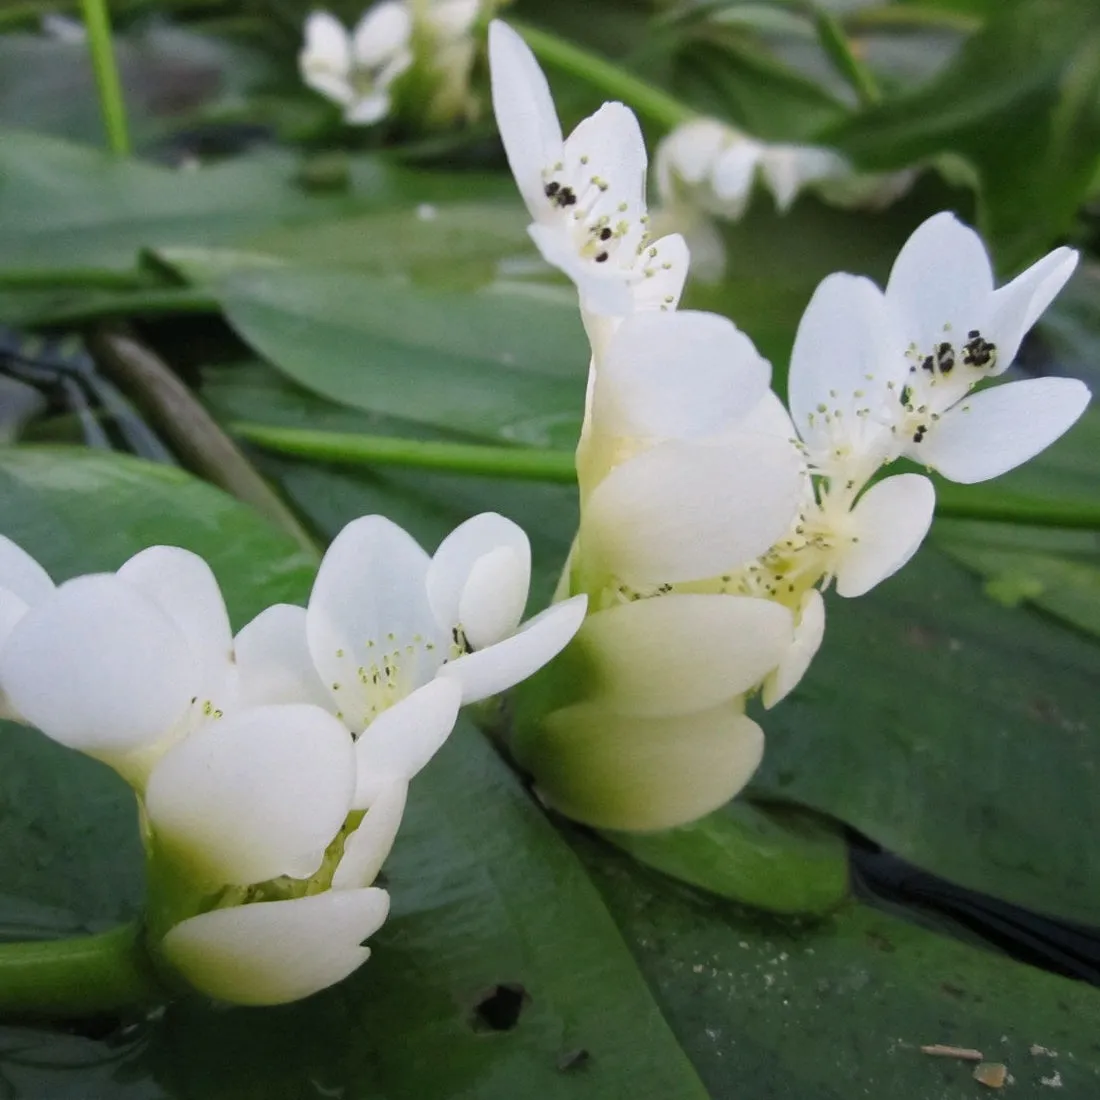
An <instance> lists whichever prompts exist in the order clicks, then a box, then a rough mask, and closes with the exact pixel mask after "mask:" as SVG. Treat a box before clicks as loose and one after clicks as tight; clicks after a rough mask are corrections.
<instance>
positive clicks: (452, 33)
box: [428, 0, 481, 39]
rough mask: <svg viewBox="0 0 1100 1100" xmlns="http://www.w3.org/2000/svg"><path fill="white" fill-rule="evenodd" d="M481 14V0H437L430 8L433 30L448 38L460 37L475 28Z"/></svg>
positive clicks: (429, 14)
mask: <svg viewBox="0 0 1100 1100" xmlns="http://www.w3.org/2000/svg"><path fill="white" fill-rule="evenodd" d="M480 14H481V0H435V3H433V4H432V5H431V7H430V8H429V9H428V20H429V22H430V23H431V25H432V28H433V30H435V32H436V33H437V34H439V35H442V36H444V37H446V38H449V39H451V38H460V37H461V36H462V35H464V34H466V33H467V32H469V31H471V30H473V28H474V24H475V23H476V22H477V17H478V16H479V15H480Z"/></svg>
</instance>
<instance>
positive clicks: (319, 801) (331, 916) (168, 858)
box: [144, 685, 445, 1005]
mask: <svg viewBox="0 0 1100 1100" xmlns="http://www.w3.org/2000/svg"><path fill="white" fill-rule="evenodd" d="M441 686H445V685H441ZM369 769H370V760H369V754H364V753H362V752H361V751H360V743H358V742H356V743H353V741H352V739H351V737H349V736H348V732H347V730H346V729H345V727H344V726H343V725H342V724H341V723H340V722H338V721H337V720H336V719H335V718H333V717H332V716H331V715H329V714H327V713H325V712H324V711H323V710H321V709H320V708H318V707H314V706H309V705H294V704H289V705H281V706H268V707H253V708H249V709H246V710H242V711H240V712H238V713H237V714H235V715H233V716H229V717H226V718H225V719H224V720H223V721H221V722H219V723H216V724H214V723H211V724H208V725H206V726H204V727H203V728H202V729H200V730H198V731H197V732H195V733H194V734H192V735H191V736H190V737H188V738H187V739H185V740H184V741H182V742H180V743H179V744H178V745H176V746H175V747H174V748H172V749H170V750H169V751H168V752H167V753H166V754H165V755H164V756H163V757H162V758H161V760H160V761H159V762H158V763H157V764H156V766H155V767H154V768H153V771H152V774H151V775H150V778H149V784H148V787H147V790H146V792H145V798H144V806H145V815H144V820H145V822H146V834H147V835H146V837H145V842H146V846H147V848H148V849H149V853H150V867H151V873H150V890H151V905H150V910H149V913H150V916H149V925H150V927H149V935H150V938H151V940H153V941H154V943H155V944H156V949H157V950H158V951H159V953H160V954H161V956H162V957H163V958H164V960H165V961H166V962H168V963H169V964H170V965H171V966H172V967H174V968H175V969H176V970H177V971H178V972H179V974H180V975H182V976H183V977H184V978H185V979H186V980H187V981H188V982H189V983H190V984H191V985H192V986H194V987H195V988H196V989H199V990H201V991H202V992H204V993H206V994H208V995H209V996H212V997H216V998H218V999H219V1000H224V1001H231V1002H234V1003H237V1004H251V1005H268V1004H281V1003H284V1002H287V1001H293V1000H298V999H300V998H302V997H306V996H309V995H310V994H311V993H314V992H316V991H318V990H320V989H324V988H325V987H326V986H329V985H332V984H333V983H335V982H338V981H340V980H342V979H343V978H345V977H346V976H347V975H348V974H350V973H351V972H352V971H353V970H355V969H356V968H357V967H358V966H360V965H361V964H362V963H363V962H365V961H366V959H367V957H368V956H369V954H370V951H369V949H367V948H365V947H363V946H362V942H363V940H364V939H366V937H368V936H370V935H371V934H373V933H374V932H375V931H376V930H377V929H378V928H379V927H380V926H381V924H382V922H383V921H384V920H385V919H386V915H387V913H388V911H389V897H388V895H387V894H386V892H385V891H384V890H379V889H377V888H373V887H372V886H371V883H372V882H373V881H374V879H375V877H376V876H377V874H378V871H379V870H380V868H381V866H382V863H383V861H384V860H385V858H386V856H387V854H388V853H389V850H390V848H391V846H392V844H393V840H394V837H395V836H396V833H397V829H398V826H399V825H400V822H401V815H402V812H403V810H404V806H405V798H406V793H407V787H406V785H405V784H404V783H400V782H396V783H384V784H381V785H380V784H378V783H376V782H375V780H376V778H377V777H376V776H374V775H371V774H367V775H365V776H364V775H363V774H362V773H363V772H364V770H367V771H368V772H369ZM406 770H412V769H411V768H410V769H406ZM364 792H369V793H367V794H365V793H364ZM364 811H365V816H364ZM165 887H167V888H165ZM196 910H197V911H196Z"/></svg>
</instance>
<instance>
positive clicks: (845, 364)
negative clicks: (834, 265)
mask: <svg viewBox="0 0 1100 1100" xmlns="http://www.w3.org/2000/svg"><path fill="white" fill-rule="evenodd" d="M908 370H909V364H908V362H907V360H906V358H905V340H904V338H903V336H902V334H901V331H900V329H899V328H898V327H897V324H896V322H895V319H894V316H893V314H892V313H891V311H890V310H888V309H887V308H886V306H885V302H884V299H883V297H882V292H881V291H880V290H879V288H878V287H877V286H875V284H874V283H872V282H871V281H870V279H864V278H861V277H857V276H854V275H842V274H841V275H830V276H829V277H828V278H826V279H824V280H823V281H822V282H821V283H820V285H819V286H818V288H817V290H815V291H814V295H813V297H812V298H811V299H810V304H809V305H808V306H807V307H806V312H805V313H804V314H803V315H802V320H801V321H799V323H798V332H797V333H796V335H795V339H794V348H793V350H792V352H791V370H790V379H789V382H788V390H789V396H790V407H791V418H792V419H793V420H794V423H795V426H796V427H797V428H798V431H799V434H800V435H801V436H802V438H803V440H805V442H806V444H807V445H808V446H809V447H810V449H811V452H812V453H813V454H814V456H815V458H817V459H818V460H819V461H821V459H822V458H823V457H825V456H831V457H834V458H835V457H844V455H846V454H848V453H849V452H852V451H858V452H859V453H861V454H863V453H866V452H868V451H869V450H871V449H873V448H874V447H875V446H876V445H878V444H879V443H880V442H885V441H886V440H888V439H889V438H890V433H889V425H890V423H891V422H892V420H893V419H896V415H897V414H898V413H899V412H900V405H899V402H898V393H899V392H900V387H901V385H903V381H904V378H905V376H906V374H907V373H908ZM864 410H867V411H866V412H865V411H864ZM838 449H839V450H840V451H841V454H840V455H839V456H838V455H837V451H838Z"/></svg>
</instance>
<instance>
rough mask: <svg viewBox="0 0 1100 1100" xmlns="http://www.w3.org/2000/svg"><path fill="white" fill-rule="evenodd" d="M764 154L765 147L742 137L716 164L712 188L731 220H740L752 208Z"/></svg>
mask: <svg viewBox="0 0 1100 1100" xmlns="http://www.w3.org/2000/svg"><path fill="white" fill-rule="evenodd" d="M763 152H764V146H763V145H761V144H760V143H759V142H758V141H753V140H752V139H751V138H748V137H745V136H744V135H742V136H741V137H740V138H739V139H738V140H736V141H734V142H733V143H732V144H731V145H730V146H729V148H728V149H726V150H725V152H723V153H722V154H721V155H720V156H719V157H718V159H717V160H715V162H714V168H713V171H712V172H711V177H710V182H711V187H712V189H713V190H714V197H715V199H717V200H718V206H719V207H720V209H721V212H722V214H723V215H724V216H725V217H727V218H729V219H730V220H731V221H737V220H738V219H739V218H740V217H741V215H742V214H744V213H745V208H746V207H747V206H748V205H749V200H750V199H751V198H752V186H753V182H754V181H755V179H756V169H757V167H758V166H759V164H760V157H761V156H762V155H763Z"/></svg>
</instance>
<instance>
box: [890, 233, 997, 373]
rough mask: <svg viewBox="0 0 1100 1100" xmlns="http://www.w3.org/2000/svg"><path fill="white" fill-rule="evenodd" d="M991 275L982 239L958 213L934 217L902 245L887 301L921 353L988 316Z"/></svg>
mask: <svg viewBox="0 0 1100 1100" xmlns="http://www.w3.org/2000/svg"><path fill="white" fill-rule="evenodd" d="M992 293H993V270H992V268H991V267H990V264H989V256H988V255H987V254H986V251H985V245H983V244H982V239H981V237H979V236H978V234H977V233H975V232H974V230H973V229H970V228H969V227H968V226H965V225H963V224H962V222H960V221H959V220H958V219H957V218H956V217H955V216H954V214H949V213H942V214H935V215H934V216H933V217H931V218H929V219H928V220H927V221H925V222H924V223H923V224H922V225H920V226H918V227H917V229H916V230H915V231H914V232H913V235H912V236H911V237H910V238H909V240H907V241H906V242H905V244H904V245H903V246H902V249H901V252H899V253H898V258H897V259H896V260H895V261H894V266H893V268H892V269H891V271H890V280H889V282H888V283H887V284H886V298H887V301H889V302H890V304H891V305H892V306H893V307H894V308H895V309H897V310H898V311H899V314H900V316H901V317H902V318H903V319H904V320H903V323H904V327H905V331H906V336H907V342H908V341H913V342H914V343H916V344H917V346H918V348H919V349H921V351H922V352H923V351H924V350H925V349H927V348H929V347H930V346H931V344H932V343H933V342H935V341H936V340H940V339H943V334H944V333H945V332H955V333H963V332H966V331H967V330H968V329H969V328H970V327H971V326H972V325H973V324H974V318H975V317H979V316H984V315H985V311H986V309H987V307H988V305H989V298H990V295H991V294H992Z"/></svg>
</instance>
